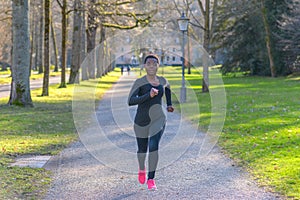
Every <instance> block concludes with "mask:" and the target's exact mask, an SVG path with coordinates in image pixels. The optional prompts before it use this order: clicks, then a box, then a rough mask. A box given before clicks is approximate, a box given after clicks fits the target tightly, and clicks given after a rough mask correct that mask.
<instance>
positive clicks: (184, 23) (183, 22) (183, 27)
mask: <svg viewBox="0 0 300 200" xmlns="http://www.w3.org/2000/svg"><path fill="white" fill-rule="evenodd" d="M189 20H190V19H189V18H187V17H186V16H185V14H184V12H182V15H181V17H180V18H179V19H177V22H178V26H179V30H180V31H182V46H181V51H182V57H181V61H182V77H181V88H180V102H181V103H184V102H186V87H185V78H184V69H185V66H184V63H185V62H184V61H185V51H184V46H185V37H184V32H187V31H188V25H189Z"/></svg>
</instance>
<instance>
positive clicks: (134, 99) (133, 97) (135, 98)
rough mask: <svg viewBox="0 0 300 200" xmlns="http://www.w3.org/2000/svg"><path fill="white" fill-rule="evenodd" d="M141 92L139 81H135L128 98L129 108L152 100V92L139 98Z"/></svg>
mask: <svg viewBox="0 0 300 200" xmlns="http://www.w3.org/2000/svg"><path fill="white" fill-rule="evenodd" d="M139 90H140V87H139V84H138V83H137V81H135V82H134V84H133V86H132V88H131V91H130V93H129V97H128V105H129V106H134V105H137V104H141V103H143V102H145V101H147V100H148V99H150V98H151V95H150V91H149V92H147V93H146V94H144V95H141V96H139V95H138V94H139Z"/></svg>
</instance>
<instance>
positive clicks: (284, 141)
mask: <svg viewBox="0 0 300 200" xmlns="http://www.w3.org/2000/svg"><path fill="white" fill-rule="evenodd" d="M164 72H165V77H167V78H168V80H169V82H171V84H175V83H180V81H178V79H181V77H180V73H181V71H180V68H176V70H175V68H172V70H170V68H165V70H164ZM192 72H193V73H192V74H191V75H188V74H186V79H187V80H188V81H189V83H190V84H191V85H192V87H193V88H194V90H195V92H196V94H197V96H198V101H199V109H200V119H199V118H198V116H191V120H193V121H195V120H198V119H199V123H200V129H201V130H203V131H206V130H207V128H208V126H209V123H210V118H211V105H210V95H209V94H208V93H207V94H204V93H201V87H200V86H199V85H201V81H199V79H201V78H202V75H201V74H200V73H199V72H196V70H193V71H192ZM223 82H224V85H225V90H226V96H227V108H226V119H225V124H224V128H223V131H222V134H221V137H220V138H219V143H218V144H219V146H220V147H221V148H222V149H223V150H224V152H225V153H226V154H228V156H230V157H231V158H232V159H234V160H235V161H236V162H237V164H239V165H240V166H243V167H244V168H245V169H246V170H248V171H249V172H250V173H251V174H252V175H253V177H254V178H255V179H256V180H257V182H258V183H259V184H260V185H261V186H267V188H268V189H270V190H272V191H273V192H278V193H280V194H283V195H285V196H287V197H288V198H291V199H300V93H299V91H300V77H287V78H284V77H280V78H268V77H243V76H242V75H239V76H236V77H235V76H223ZM174 87H179V86H178V85H174ZM211 88H214V86H213V85H212V86H211Z"/></svg>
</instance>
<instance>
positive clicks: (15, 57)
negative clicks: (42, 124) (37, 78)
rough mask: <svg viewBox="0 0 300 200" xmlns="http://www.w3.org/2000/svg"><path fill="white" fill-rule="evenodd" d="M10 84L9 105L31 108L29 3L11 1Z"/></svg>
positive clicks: (23, 0) (16, 0) (17, 0)
mask: <svg viewBox="0 0 300 200" xmlns="http://www.w3.org/2000/svg"><path fill="white" fill-rule="evenodd" d="M12 9H13V12H12V22H13V24H12V40H13V51H12V82H11V92H10V99H9V102H8V103H9V105H20V106H33V103H32V99H31V94H30V82H29V70H30V66H29V64H30V33H29V1H28V0H12Z"/></svg>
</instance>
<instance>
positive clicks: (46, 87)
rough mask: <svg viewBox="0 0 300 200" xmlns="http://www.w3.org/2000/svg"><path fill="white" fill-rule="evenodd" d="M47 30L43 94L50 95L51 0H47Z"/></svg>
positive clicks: (45, 36) (45, 35)
mask: <svg viewBox="0 0 300 200" xmlns="http://www.w3.org/2000/svg"><path fill="white" fill-rule="evenodd" d="M44 6H45V30H44V79H43V91H42V96H49V76H50V45H49V44H50V16H51V14H50V13H51V12H50V8H51V2H50V0H45V4H44Z"/></svg>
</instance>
